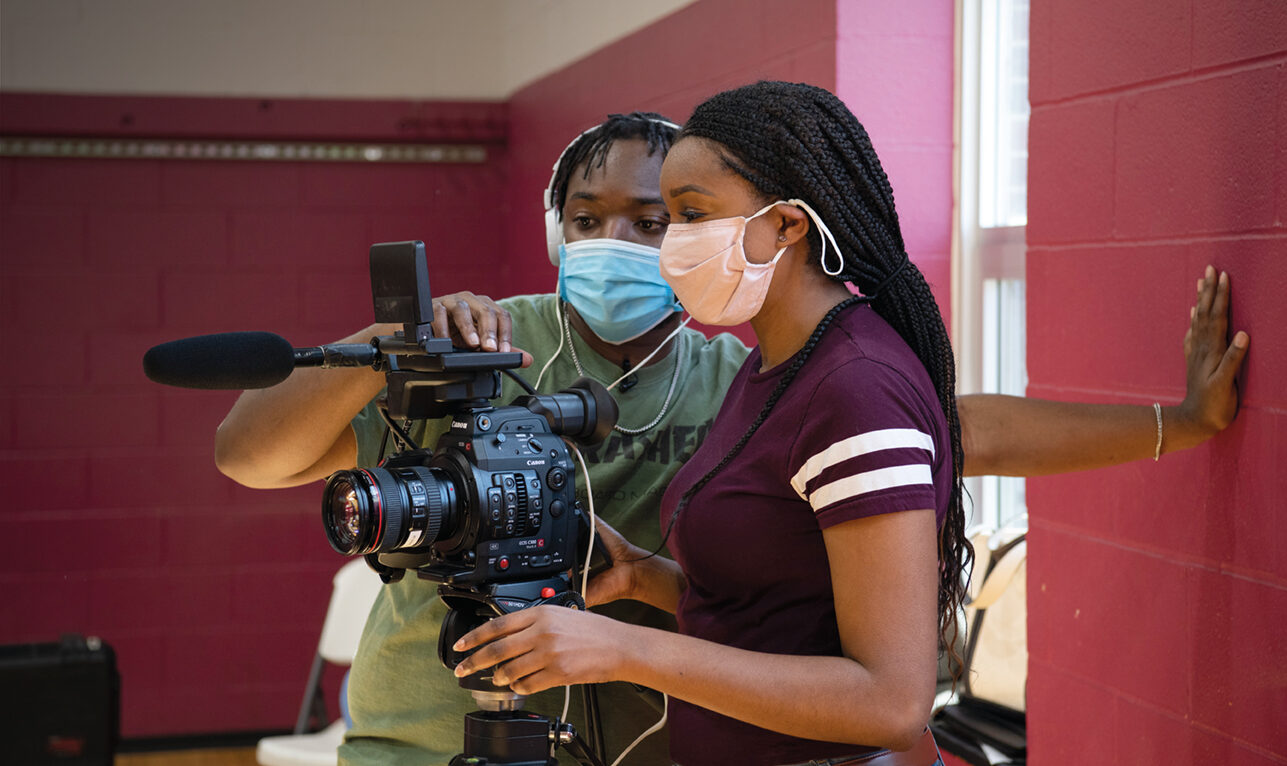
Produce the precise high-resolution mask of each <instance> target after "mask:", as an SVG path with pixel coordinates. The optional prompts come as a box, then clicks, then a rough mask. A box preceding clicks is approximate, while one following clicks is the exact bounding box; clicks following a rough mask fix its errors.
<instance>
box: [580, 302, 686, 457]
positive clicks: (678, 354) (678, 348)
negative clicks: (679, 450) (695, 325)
mask: <svg viewBox="0 0 1287 766" xmlns="http://www.w3.org/2000/svg"><path fill="white" fill-rule="evenodd" d="M563 332H564V334H565V335H566V336H567V342H568V350H570V351H571V352H572V364H573V365H575V366H576V374H577V375H580V376H581V377H583V378H584V377H587V375H586V374H585V370H584V369H582V368H581V360H580V359H578V358H577V355H576V344H575V343H573V342H572V328H571V326H569V325H568V315H567V312H566V311H565V312H563ZM683 353H684V336H683V333H680V334H679V336H677V337H676V338H675V371H674V372H673V373H671V375H670V388H669V389H668V390H667V391H666V401H664V402H662V404H661V412H658V413H657V417H655V418H653V419H652V422H651V423H649V424H648V425H646V426H642V427H640V428H623V427H622V426H621V425H620V424H616V425H613V426H612V428H613V430H615V431H618V432H619V433H623V434H626V435H628V436H638V435H639V434H641V433H643V432H645V431H647V430H649V429H651V428H652V427H653V426H655V425H657V424H658V423H660V422H661V419H662V418H664V417H665V416H666V410H668V409H670V399H671V397H672V396H674V395H675V384H676V383H678V382H679V363H680V361H681V360H682V359H683Z"/></svg>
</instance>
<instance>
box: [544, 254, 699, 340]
mask: <svg viewBox="0 0 1287 766" xmlns="http://www.w3.org/2000/svg"><path fill="white" fill-rule="evenodd" d="M660 258H661V251H660V250H659V249H658V248H655V247H648V246H647V245H638V244H635V243H633V242H625V241H622V240H619V239H582V240H578V241H576V242H569V243H566V244H562V245H559V297H561V298H562V299H563V300H565V301H567V302H568V303H571V304H572V307H573V308H575V309H576V313H578V314H580V315H581V318H582V319H584V320H585V323H586V324H587V325H589V326H590V329H591V330H593V331H594V334H595V335H598V336H599V337H600V338H602V339H604V340H606V341H607V342H609V343H612V344H619V343H625V342H627V341H631V340H634V339H635V338H638V337H639V336H640V335H643V334H644V333H646V332H648V331H649V330H651V329H652V328H654V327H656V326H657V325H659V324H661V322H662V321H663V320H664V319H666V317H668V316H670V315H671V314H674V313H675V312H677V311H680V310H681V309H680V306H679V303H678V302H677V301H676V300H675V293H674V291H673V290H671V289H670V285H668V284H666V281H665V280H664V279H662V278H661V266H660V265H659V264H660Z"/></svg>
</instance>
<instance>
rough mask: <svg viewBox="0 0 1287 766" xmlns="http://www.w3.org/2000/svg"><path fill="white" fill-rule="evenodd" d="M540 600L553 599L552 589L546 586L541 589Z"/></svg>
mask: <svg viewBox="0 0 1287 766" xmlns="http://www.w3.org/2000/svg"><path fill="white" fill-rule="evenodd" d="M541 598H554V589H553V588H551V587H550V586H548V585H546V586H545V587H544V588H541Z"/></svg>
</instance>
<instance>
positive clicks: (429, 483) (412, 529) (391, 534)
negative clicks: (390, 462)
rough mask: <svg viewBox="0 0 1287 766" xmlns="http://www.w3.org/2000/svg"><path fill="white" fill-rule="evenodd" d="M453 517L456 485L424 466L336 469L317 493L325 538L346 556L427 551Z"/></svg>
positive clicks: (448, 527)
mask: <svg viewBox="0 0 1287 766" xmlns="http://www.w3.org/2000/svg"><path fill="white" fill-rule="evenodd" d="M455 516H456V485H455V484H454V483H453V482H452V481H451V479H450V478H449V477H448V476H447V475H446V473H445V472H443V471H441V470H439V469H436V468H426V467H424V466H407V467H402V468H392V469H385V468H371V469H359V470H356V471H339V472H337V473H334V474H332V475H331V477H330V478H329V479H327V480H326V490H325V491H324V492H323V494H322V525H323V527H324V528H325V529H326V538H327V540H329V541H330V543H331V547H332V548H334V549H335V550H337V551H339V552H340V553H343V554H344V555H346V556H354V555H358V554H366V553H377V552H388V551H398V550H401V551H414V550H417V549H422V548H427V547H428V546H430V545H432V544H433V543H435V542H437V540H438V539H439V535H440V533H442V532H443V531H444V530H449V529H450V528H451V527H452V526H453V524H452V523H451V522H452V520H453V519H454V518H455Z"/></svg>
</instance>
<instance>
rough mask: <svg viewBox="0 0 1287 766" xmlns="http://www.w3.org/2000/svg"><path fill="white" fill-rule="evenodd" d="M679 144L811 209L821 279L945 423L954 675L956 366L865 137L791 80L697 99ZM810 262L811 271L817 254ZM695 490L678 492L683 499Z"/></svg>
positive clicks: (946, 612) (847, 117) (960, 518)
mask: <svg viewBox="0 0 1287 766" xmlns="http://www.w3.org/2000/svg"><path fill="white" fill-rule="evenodd" d="M688 136H693V137H698V138H705V139H709V140H711V141H714V142H716V143H718V144H720V147H719V148H720V149H722V150H724V151H723V152H722V153H723V155H724V156H723V161H724V163H725V164H726V165H727V166H728V168H729V169H730V170H731V171H733V172H735V173H737V174H738V175H740V176H741V177H742V178H745V179H746V180H747V181H748V182H750V183H751V185H752V186H754V187H755V188H756V189H757V190H758V191H759V192H760V193H761V194H762V195H763V197H764V199H765V200H766V201H773V200H787V199H801V200H804V201H805V202H807V203H808V204H809V205H810V206H811V207H812V208H813V209H814V210H815V211H817V213H818V215H819V216H821V218H822V220H823V221H824V222H826V224H827V227H828V228H829V229H830V230H831V233H832V234H833V235H835V237H836V241H837V243H838V244H839V246H840V250H841V252H840V254H839V256H840V257H839V258H838V257H837V256H836V255H833V254H832V253H831V248H828V252H827V263H828V267H829V268H833V270H834V264H835V263H837V262H838V261H840V262H842V263H843V266H842V268H841V271H840V273H839V274H838V275H836V276H834V277H832V279H835V280H837V281H840V282H848V283H852V284H854V285H857V286H858V288H859V289H860V290H861V291H862V292H863V293H864V294H866V295H870V296H872V297H871V298H870V300H871V303H872V307H873V308H874V309H875V310H876V312H877V313H878V314H880V316H881V317H883V318H884V319H885V321H887V322H888V323H889V324H890V325H891V326H892V327H893V328H894V329H895V330H896V331H897V332H898V334H899V335H900V336H902V338H903V340H905V341H906V342H907V344H908V345H909V346H910V347H911V349H912V351H913V352H915V354H916V356H917V358H919V359H920V361H921V363H922V364H923V365H925V370H926V372H928V373H929V376H930V379H931V381H933V383H934V388H935V391H936V393H937V395H938V400H939V405H940V406H941V407H942V409H943V414H944V417H945V418H946V420H947V426H948V431H949V434H950V438H951V445H952V492H951V499H950V502H949V506H948V511H947V517H946V519H945V521H944V523H943V528H942V529H941V530H940V532H939V540H938V555H939V586H938V610H939V638H940V640H941V641H942V643H943V645H944V646H945V648H946V649H947V651H948V653H949V656H950V660H951V663H952V666H953V674H954V675H955V676H959V673H960V667H961V662H960V657H959V655H958V653H957V652H956V650H955V648H954V642H955V639H956V631H957V620H956V615H957V611H958V610H959V608H960V606H961V604H962V602H963V600H964V597H965V583H964V580H963V578H962V572H963V571H964V569H965V568H966V567H968V565H969V562H970V561H972V560H973V557H974V551H973V549H972V548H971V547H970V543H969V541H968V540H966V538H965V511H964V506H963V502H962V496H963V486H962V483H961V465H962V453H961V426H960V421H959V419H958V417H957V411H956V361H955V357H954V356H953V354H952V345H951V340H950V338H949V336H948V333H947V328H946V326H945V325H944V324H943V317H942V315H941V314H940V313H939V310H938V303H937V302H936V301H935V300H934V295H933V293H932V292H931V290H930V287H929V284H928V283H927V282H926V281H925V277H924V275H923V274H921V272H920V269H918V268H916V266H915V264H910V263H907V253H906V250H905V248H904V245H903V235H902V231H901V229H900V227H899V223H898V213H897V212H896V211H895V209H894V193H893V189H892V188H891V187H890V185H889V179H888V178H887V177H886V175H885V171H884V169H883V168H882V167H881V164H880V160H879V159H878V158H877V156H876V151H875V149H874V148H873V147H872V145H871V139H870V138H869V137H868V135H867V131H866V129H864V128H863V126H862V124H861V123H859V122H858V120H857V118H855V117H854V115H853V113H852V112H850V111H849V109H848V107H846V106H845V105H844V103H843V102H841V101H840V99H838V98H836V96H835V95H833V94H831V93H829V92H828V91H826V90H823V89H821V88H817V87H814V86H811V85H805V84H800V83H785V82H760V83H756V84H754V85H748V86H745V87H742V88H737V89H735V90H730V91H725V92H723V93H720V94H718V95H716V96H713V97H712V98H710V99H708V100H707V101H705V102H704V103H702V104H701V105H700V106H698V107H697V109H696V111H694V112H693V116H692V117H691V118H690V119H689V121H688V123H687V124H686V125H685V126H684V129H683V130H682V131H681V132H680V135H679V139H683V138H685V137H688ZM808 242H809V245H810V248H811V251H812V253H814V254H815V255H818V254H820V253H821V249H820V248H821V246H822V240H821V235H820V233H819V231H818V227H816V226H811V227H809V235H808ZM814 263H815V264H817V259H816V258H815V259H814ZM819 268H821V267H820V266H819ZM878 288H879V289H878ZM873 293H874V295H873ZM841 305H844V304H841ZM833 314H834V310H833ZM833 314H828V317H827V318H826V319H824V320H823V322H822V323H821V324H819V326H818V329H817V330H815V332H814V336H813V337H812V338H811V339H810V342H809V344H808V345H806V346H805V350H806V352H805V353H801V354H800V358H798V359H797V362H796V366H795V367H793V368H792V372H790V373H788V374H787V375H786V376H785V377H784V378H783V381H782V383H781V384H780V385H779V388H778V390H777V391H776V392H775V393H774V395H773V396H772V397H771V398H770V399H769V402H768V404H766V405H765V409H764V411H763V412H761V413H760V417H759V418H758V419H757V420H756V422H755V425H753V426H752V427H751V429H750V430H749V431H748V432H747V434H746V435H745V436H743V438H742V440H741V441H740V442H739V443H738V447H737V448H736V449H740V448H741V447H742V446H743V445H744V444H745V442H746V440H747V439H749V438H750V436H751V434H752V433H754V431H755V429H756V428H758V426H759V424H760V423H761V422H763V420H764V418H765V417H766V416H767V415H768V411H769V410H770V409H771V408H772V405H773V404H775V403H776V401H777V399H778V396H779V395H780V394H781V392H782V390H783V389H784V388H785V387H786V384H787V383H788V382H790V380H791V378H792V377H793V375H794V371H795V369H797V368H798V366H799V365H801V364H803V361H804V358H807V356H808V354H807V350H809V349H811V348H812V344H814V343H816V341H817V338H818V337H819V336H820V335H821V331H822V330H825V329H826V326H827V325H828V324H830V318H831V316H832V315H833ZM734 454H735V453H734ZM731 457H732V454H730V455H729V456H728V457H726V458H725V459H724V460H723V461H722V462H721V463H720V465H719V466H717V467H716V468H715V469H714V470H713V471H712V472H711V473H710V474H707V476H705V477H703V479H702V481H701V482H699V483H698V487H700V486H701V485H703V484H705V483H706V482H707V481H709V479H710V478H711V476H712V475H713V474H714V473H716V472H718V471H719V470H720V469H721V468H723V467H724V466H725V465H726V464H727V463H728V462H729V460H730V459H731ZM696 489H697V487H694V489H692V490H690V491H689V492H686V493H685V494H684V498H687V497H688V496H689V495H691V494H692V492H694V491H695V490H696ZM680 505H681V506H682V501H681V504H680ZM677 515H678V508H677V509H676V513H675V514H674V515H672V517H671V519H670V524H671V525H673V524H674V521H675V518H674V516H677Z"/></svg>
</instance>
